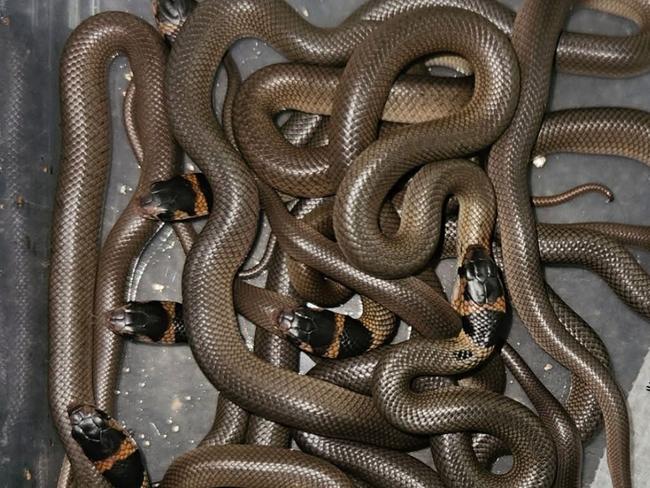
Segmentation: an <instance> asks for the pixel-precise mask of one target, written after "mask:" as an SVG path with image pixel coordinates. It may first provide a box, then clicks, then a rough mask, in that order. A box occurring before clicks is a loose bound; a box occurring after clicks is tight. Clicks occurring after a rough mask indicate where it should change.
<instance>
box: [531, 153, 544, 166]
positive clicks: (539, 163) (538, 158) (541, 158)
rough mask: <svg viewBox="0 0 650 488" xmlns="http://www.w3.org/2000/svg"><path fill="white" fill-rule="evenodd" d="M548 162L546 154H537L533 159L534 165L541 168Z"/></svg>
mask: <svg viewBox="0 0 650 488" xmlns="http://www.w3.org/2000/svg"><path fill="white" fill-rule="evenodd" d="M545 164H546V156H535V159H533V165H534V166H535V167H536V168H541V167H543V166H544V165H545Z"/></svg>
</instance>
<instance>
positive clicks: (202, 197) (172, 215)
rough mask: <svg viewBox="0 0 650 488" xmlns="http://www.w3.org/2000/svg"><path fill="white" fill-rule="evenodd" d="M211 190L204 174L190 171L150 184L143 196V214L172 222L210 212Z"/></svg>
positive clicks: (141, 199) (154, 218)
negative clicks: (147, 191)
mask: <svg viewBox="0 0 650 488" xmlns="http://www.w3.org/2000/svg"><path fill="white" fill-rule="evenodd" d="M211 205H212V193H211V192H210V187H209V185H208V183H207V180H206V178H205V176H203V175H202V174H201V173H189V174H184V175H178V176H174V177H173V178H170V179H169V180H164V181H156V182H154V183H152V184H151V187H150V188H149V193H146V194H144V195H143V196H142V197H141V198H140V209H141V212H142V215H143V216H144V217H146V218H148V219H152V220H161V221H163V222H172V221H178V220H185V219H190V218H194V217H203V216H205V215H207V214H208V212H209V210H210V206H211Z"/></svg>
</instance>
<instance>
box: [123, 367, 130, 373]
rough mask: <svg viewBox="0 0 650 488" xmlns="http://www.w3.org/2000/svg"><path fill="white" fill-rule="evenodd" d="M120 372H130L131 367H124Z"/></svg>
mask: <svg viewBox="0 0 650 488" xmlns="http://www.w3.org/2000/svg"><path fill="white" fill-rule="evenodd" d="M122 372H123V373H130V372H131V368H124V369H123V370H122Z"/></svg>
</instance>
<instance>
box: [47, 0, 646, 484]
mask: <svg viewBox="0 0 650 488" xmlns="http://www.w3.org/2000/svg"><path fill="white" fill-rule="evenodd" d="M251 5H252V7H251V8H252V9H254V10H255V13H256V14H259V16H258V17H257V20H255V19H250V18H244V22H243V25H242V27H241V29H242V30H238V29H239V28H240V26H238V25H235V26H228V25H226V26H224V27H225V28H224V29H223V32H225V33H219V34H215V33H214V32H212V33H208V32H207V31H208V28H207V27H205V26H206V25H208V24H209V23H210V22H212V23H213V24H219V22H221V24H219V25H222V24H223V22H224V21H223V20H220V19H219V16H220V15H221V14H223V13H224V12H225V13H228V9H229V8H230V9H235V10H236V9H238V8H241V6H236V5H233V4H232V3H230V2H226V5H225V6H223V7H221V6H218V5H216V2H206V3H205V4H204V5H201V6H200V7H199V9H198V10H197V13H196V14H195V15H194V16H193V17H192V19H191V20H190V22H189V24H188V26H187V28H186V29H185V30H184V31H183V32H181V34H180V36H179V41H181V42H179V44H178V46H177V47H175V48H174V50H173V53H174V54H173V55H172V62H173V63H176V62H178V63H179V64H184V63H188V64H190V65H191V64H192V63H193V62H196V63H198V62H199V61H202V60H206V61H207V64H202V66H207V68H204V69H203V70H197V71H196V72H194V71H192V70H191V69H190V70H188V71H187V72H186V73H191V74H190V76H189V77H188V79H185V80H184V79H181V78H180V77H179V76H178V75H176V76H175V75H174V73H173V70H171V68H170V72H169V75H168V76H169V78H168V83H169V86H170V87H172V88H174V87H178V88H190V89H188V90H186V91H185V90H179V91H170V92H169V95H168V96H169V103H170V107H171V112H172V124H173V126H174V131H175V134H176V135H177V137H178V139H179V140H180V141H181V144H182V145H183V146H184V147H185V148H186V149H188V152H189V153H190V155H191V156H192V157H193V158H195V159H196V160H197V161H198V162H199V166H200V167H201V168H202V169H204V170H205V173H206V175H207V177H208V180H209V181H210V182H211V183H215V182H216V181H218V178H217V175H223V176H226V180H227V181H228V182H232V183H234V184H233V188H237V189H241V190H242V197H241V198H237V199H236V200H237V201H235V202H226V201H225V199H224V197H223V196H220V197H219V198H217V199H216V202H215V203H216V204H215V205H214V209H215V211H213V213H212V214H211V217H210V221H209V223H208V227H207V228H206V230H205V231H204V233H202V237H201V238H200V240H199V242H198V243H197V246H198V248H197V249H196V250H194V251H192V255H191V257H190V262H189V263H188V264H190V265H191V263H192V261H194V262H197V261H198V260H200V257H202V256H203V255H205V254H202V253H205V252H206V251H208V250H211V252H210V253H209V254H208V255H209V256H210V261H213V260H216V261H219V260H218V259H216V257H217V256H221V255H223V256H225V258H226V259H224V260H223V262H221V261H219V264H218V268H217V267H216V266H215V267H214V268H213V269H211V270H209V271H205V270H204V271H200V272H197V273H194V272H193V271H191V269H192V266H189V267H188V270H186V276H187V280H189V281H191V283H192V284H194V283H198V284H199V285H201V284H202V281H203V280H205V283H203V286H198V287H196V290H197V292H196V293H197V297H192V295H193V294H194V291H189V292H188V293H187V295H188V298H191V299H190V300H189V302H188V303H189V304H190V306H188V307H187V309H186V311H185V314H186V316H187V317H188V319H189V320H188V321H187V323H188V324H193V322H194V321H193V320H192V318H193V317H196V322H204V321H206V320H207V315H205V317H206V318H201V317H202V315H204V314H205V312H202V307H206V306H207V307H211V306H213V305H212V304H213V303H215V302H214V301H213V300H208V301H207V302H206V301H204V300H201V299H199V297H198V295H200V294H201V293H204V294H205V293H207V294H208V296H210V295H211V294H215V295H216V296H219V295H218V293H219V290H222V293H223V297H224V300H223V302H220V306H223V307H224V311H225V312H226V313H225V316H226V317H227V320H228V321H230V322H232V323H233V324H234V323H235V322H234V311H233V309H232V306H231V305H228V303H230V304H232V299H231V296H230V293H231V291H230V290H228V289H227V288H228V286H230V283H232V276H231V277H230V278H228V276H229V274H233V273H235V272H236V269H237V268H238V267H239V265H240V264H241V261H242V260H243V257H244V256H243V253H244V252H245V251H246V250H247V249H248V247H249V246H248V245H246V244H247V243H248V244H250V240H251V238H252V237H251V236H252V234H253V230H254V229H253V225H252V222H253V221H255V218H254V214H255V213H256V209H255V208H250V203H249V202H250V199H249V200H248V201H247V200H246V199H245V198H244V196H251V197H252V200H255V198H254V195H255V184H254V183H253V181H252V178H251V175H250V173H248V171H247V170H246V169H245V166H243V164H242V163H241V160H239V159H238V156H237V154H236V153H234V152H233V151H232V149H230V148H229V147H228V146H227V145H226V142H225V139H223V136H222V135H221V133H220V132H219V128H218V126H217V125H216V123H215V121H214V120H213V119H212V118H211V117H212V116H211V114H210V115H209V116H208V111H207V110H205V107H207V106H209V103H207V102H206V100H208V96H207V93H208V89H207V87H208V85H209V83H210V81H211V80H208V78H211V73H213V72H214V69H216V63H218V61H219V59H220V58H221V57H222V56H223V55H224V53H225V49H226V48H227V47H228V45H229V44H230V43H231V42H232V40H234V39H235V38H236V37H237V36H241V35H245V34H247V33H250V34H253V35H255V36H258V35H259V36H261V37H262V38H265V37H275V36H277V38H279V39H278V40H277V41H276V42H272V44H275V45H277V44H280V46H278V47H279V48H280V50H282V51H285V50H286V51H287V54H289V55H290V57H295V58H298V59H299V60H303V61H313V60H317V61H323V60H324V61H326V62H331V63H340V62H342V61H343V60H344V59H345V58H346V56H347V54H348V52H347V51H346V48H343V47H341V46H340V45H339V46H337V42H332V43H331V44H330V52H329V54H322V53H318V52H309V48H310V46H309V45H308V43H305V45H304V47H303V46H301V47H298V48H295V47H292V46H290V45H288V43H286V42H285V43H284V44H283V43H282V37H283V35H284V34H285V33H286V32H293V30H301V31H302V32H303V33H304V34H305V35H306V36H307V35H308V34H309V35H313V36H316V37H317V34H319V32H318V30H317V29H315V28H313V27H311V26H308V25H307V24H306V23H301V21H300V20H298V17H297V15H296V14H295V13H293V12H291V11H290V10H289V9H286V7H283V6H282V5H281V4H279V3H276V2H255V3H251ZM377 5H379V3H374V4H373V5H371V6H370V7H367V8H366V10H365V13H367V14H368V15H371V14H375V13H378V15H380V14H381V8H379V7H377ZM265 8H266V9H268V10H267V12H271V13H274V14H276V15H277V14H280V18H284V19H285V20H287V22H288V23H289V27H290V28H288V29H284V27H286V26H282V28H279V29H278V31H277V32H271V33H268V32H266V33H262V34H260V32H262V30H263V28H264V27H265V26H264V25H255V24H256V23H257V22H259V19H263V18H265V16H264V9H265ZM373 8H376V9H377V10H376V11H375V10H373ZM283 9H284V10H283ZM199 11H200V12H201V15H199V14H198V12H199ZM389 12H390V10H389ZM392 13H395V12H392ZM392 13H390V14H388V15H392ZM363 14H364V12H362V13H360V14H358V15H356V16H355V17H353V19H352V20H351V21H349V22H348V23H347V25H344V27H343V28H340V30H338V31H337V30H335V31H333V32H334V33H335V34H334V37H335V36H336V34H337V33H339V32H340V33H344V34H348V33H349V32H353V31H354V30H355V28H354V25H355V22H354V20H355V19H358V18H362V17H363ZM533 17H534V16H533ZM223 18H227V17H223ZM234 18H237V19H240V18H242V17H237V16H235V17H234ZM194 19H196V20H194ZM247 22H248V23H249V24H247ZM292 22H293V23H294V25H291V23H292ZM295 24H297V26H298V28H299V29H294V27H296V25H295ZM515 27H516V25H515ZM364 28H366V29H367V30H370V29H369V27H368V26H364ZM364 28H359V31H358V32H357V33H356V35H358V36H359V37H363V35H364V33H363V30H364ZM233 29H234V30H235V32H232V30H233ZM515 33H516V30H515ZM328 34H329V33H328ZM129 35H131V36H133V35H134V34H133V32H131V33H130V34H129ZM212 36H222V37H221V38H219V39H220V42H221V44H219V46H218V47H214V46H212V45H211V44H210V42H207V41H208V40H210V39H214V37H212ZM633 38H634V39H633V40H637V39H638V38H637V37H636V36H633ZM183 39H186V41H183ZM628 40H629V39H625V40H624V41H625V42H627V41H628ZM195 41H196V45H195ZM183 42H185V46H183ZM317 44H320V43H317ZM322 44H326V42H322ZM352 44H353V43H350V47H351V45H352ZM332 46H334V47H335V49H332ZM560 46H562V43H561V44H560ZM197 47H200V49H196V51H194V49H195V48H197ZM319 47H320V46H319ZM326 48H327V46H325V49H324V50H323V52H326ZM336 48H338V49H340V51H341V53H333V52H332V51H335V50H336ZM292 49H296V50H298V53H296V52H295V51H293V52H292ZM301 49H303V51H307V52H300V50H301ZM348 49H349V48H348ZM559 59H561V57H560V56H559V57H558V60H559ZM558 62H559V61H558ZM626 64H627V63H626ZM630 64H632V63H630ZM580 69H584V68H578V70H580ZM635 69H637V70H638V69H640V68H639V67H637V68H635ZM605 72H607V70H606V69H605ZM618 73H620V71H619V72H618ZM606 74H607V73H606ZM64 78H65V77H64ZM200 87H203V90H201V89H200ZM192 88H194V89H195V90H192ZM189 93H191V94H192V96H194V95H196V94H201V96H200V97H197V98H196V99H193V100H192V99H191V97H190V98H189V99H188V97H187V94H189ZM175 101H176V103H175ZM184 101H189V103H187V104H186V105H187V106H183V105H184V103H182V102H184ZM201 104H203V105H201ZM202 107H203V109H204V110H201V108H202ZM197 114H199V115H200V116H201V117H203V118H204V120H203V121H204V122H205V121H207V122H208V123H207V124H206V125H205V127H210V128H211V130H214V129H216V133H217V134H218V137H217V141H216V142H215V141H213V140H211V139H212V138H210V137H205V138H201V132H200V129H197V127H203V125H202V124H194V128H192V127H191V125H190V122H189V121H191V120H193V118H198V115H197ZM186 122H187V124H186ZM65 131H66V128H65V127H64V134H65V133H66V132H65ZM208 141H209V142H208ZM222 143H223V144H222ZM215 145H219V147H218V148H216V149H215V147H214V146H215ZM210 147H211V148H212V149H213V150H215V154H217V153H220V152H219V151H218V149H222V148H224V149H225V151H224V153H225V154H226V155H227V156H226V163H225V164H224V167H223V168H217V167H215V166H214V163H212V165H211V163H210V161H213V159H212V158H213V156H211V155H210V154H208V153H209V152H210V151H207V148H210ZM61 186H62V187H63V188H65V185H63V184H62V185H61ZM213 186H214V185H213ZM97 193H101V192H97ZM498 196H499V191H497V197H498ZM235 215H236V216H238V217H242V220H241V222H242V223H244V224H245V225H244V226H243V228H240V229H233V228H231V227H227V226H225V224H224V222H226V223H227V220H224V219H225V217H233V216H235ZM246 216H249V218H245V217H246ZM60 220H61V218H60V217H59V214H58V213H57V216H56V217H55V222H56V223H57V225H58V223H59V222H60ZM219 224H221V225H222V226H223V228H222V229H220V230H225V231H226V232H225V234H227V235H229V236H234V237H235V239H233V242H231V243H230V244H229V245H225V246H223V249H219V246H218V244H222V243H223V240H222V239H221V238H217V239H216V240H215V241H214V242H208V240H209V239H208V237H209V236H210V235H214V234H215V233H216V230H217V229H218V227H219ZM75 225H79V224H78V223H77V224H73V226H75ZM86 225H87V226H88V224H86ZM55 227H56V225H55ZM502 227H503V226H502ZM502 232H503V229H502ZM237 236H239V237H242V236H243V237H245V236H248V240H247V239H245V238H243V237H242V240H239V239H237ZM55 242H56V238H55ZM59 245H62V244H61V243H60V242H59ZM55 249H56V247H55ZM221 253H223V254H221ZM56 256H57V254H55V257H56ZM59 260H61V258H59ZM62 261H65V260H62ZM55 262H56V261H55ZM222 263H223V268H222ZM91 268H92V266H91ZM77 269H79V268H77ZM224 269H228V270H229V271H224ZM196 271H198V270H196ZM211 273H212V274H211ZM55 276H56V273H55ZM58 276H59V277H60V276H61V273H60V272H59V275H58ZM70 276H71V277H72V278H73V279H75V278H77V279H78V278H79V273H77V274H76V275H75V274H74V273H71V274H70ZM53 283H54V285H55V286H54V287H53V289H54V290H55V292H54V294H53V296H54V298H56V296H57V293H58V294H60V293H61V289H62V287H60V286H59V283H58V282H56V281H54V282H53ZM208 283H210V284H211V285H212V284H216V285H219V283H221V285H220V286H215V287H214V288H213V289H211V290H208V289H207V288H212V287H207V286H206V285H207V284H208ZM226 285H227V286H226ZM184 287H185V286H184ZM76 289H77V290H80V291H81V293H80V295H79V296H83V295H84V294H86V295H87V294H88V289H86V290H84V289H83V287H78V288H76ZM186 289H187V290H194V289H195V287H194V286H190V285H188V286H187V287H186ZM199 292H200V293H199ZM194 298H196V300H195V301H194V302H193V301H192V300H193V299H194ZM75 300H78V298H76V295H75ZM75 300H71V301H75ZM202 301H203V302H204V303H203V305H201V302H202ZM55 303H56V300H55ZM192 303H194V305H192ZM206 304H207V305H206ZM223 304H226V305H223ZM64 307H65V306H64ZM52 308H53V311H52V313H51V317H53V318H55V319H57V320H59V319H61V318H62V315H63V311H62V310H61V309H59V308H57V307H56V305H53V306H52ZM66 318H67V317H66ZM231 319H232V320H231ZM69 323H74V324H81V323H83V320H78V321H70V322H69ZM206 328H208V329H209V327H206ZM193 329H194V330H197V331H199V332H200V329H201V327H195V326H194V325H190V340H191V342H193V341H194V339H192V334H193V333H194V332H192V330H193ZM71 332H74V331H71ZM57 334H58V335H57ZM61 334H62V333H61V330H60V328H58V329H55V333H54V334H53V339H54V340H53V344H54V349H55V350H56V348H61V346H62V345H64V344H69V345H72V344H79V341H80V340H81V339H80V338H79V337H80V336H77V337H70V336H68V337H63V336H62V335H61ZM82 335H83V334H82ZM208 344H211V346H210V347H213V346H214V344H213V343H210V342H208ZM229 345H230V346H232V348H233V349H232V350H233V352H234V351H241V348H240V347H239V348H238V346H237V345H236V344H234V343H233V341H232V340H231V342H230V344H229ZM202 347H203V346H202ZM210 347H206V349H209V348H210ZM195 349H196V348H195ZM59 352H61V350H59ZM195 352H198V354H197V356H199V357H201V353H200V351H195ZM59 357H61V356H59ZM247 359H248V358H247ZM203 361H206V360H205V359H203ZM244 366H245V365H240V367H244ZM210 369H211V368H209V367H204V370H206V371H209V370H210ZM81 370H83V368H82V369H81ZM75 371H80V370H75ZM69 374H70V373H68V375H69ZM57 376H59V372H57V375H54V376H53V383H57ZM63 376H65V374H64V375H63ZM209 376H210V377H211V376H212V375H210V374H209ZM59 380H60V381H62V382H63V383H65V378H59ZM76 380H77V378H74V379H73V380H72V382H70V384H77V381H76ZM215 383H218V384H219V383H222V382H215ZM59 384H60V383H59ZM322 388H323V390H325V389H326V388H325V387H324V386H323V387H322ZM226 390H228V388H226ZM230 390H232V388H231V389H230ZM230 394H231V395H232V394H233V393H232V392H230ZM80 396H82V397H83V396H87V395H85V394H82V395H80ZM54 397H56V395H54V396H53V398H54ZM253 407H254V409H255V410H257V411H262V410H264V409H265V408H264V407H262V408H259V406H258V407H257V408H255V405H253ZM606 414H607V411H606ZM271 416H275V417H276V418H280V416H276V415H271ZM59 417H60V414H59ZM59 423H65V420H63V421H61V420H60V421H59ZM64 430H65V429H60V435H61V436H62V437H63V438H66V434H65V433H64V432H63V431H64ZM327 433H328V434H329V432H327ZM71 451H74V448H71ZM80 464H83V463H80ZM624 469H625V466H623V468H622V470H623V471H624ZM81 472H83V471H81ZM82 479H83V478H82ZM90 479H93V478H92V475H91V478H90Z"/></svg>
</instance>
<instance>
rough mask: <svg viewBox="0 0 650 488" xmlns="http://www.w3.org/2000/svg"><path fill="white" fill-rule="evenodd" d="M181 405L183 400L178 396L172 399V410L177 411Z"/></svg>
mask: <svg viewBox="0 0 650 488" xmlns="http://www.w3.org/2000/svg"><path fill="white" fill-rule="evenodd" d="M182 407H183V402H182V401H181V399H180V398H178V397H176V398H174V399H173V400H172V410H173V411H174V412H178V411H179V410H180V409H181V408H182Z"/></svg>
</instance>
